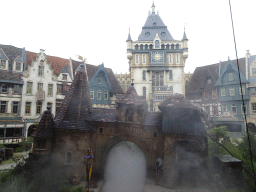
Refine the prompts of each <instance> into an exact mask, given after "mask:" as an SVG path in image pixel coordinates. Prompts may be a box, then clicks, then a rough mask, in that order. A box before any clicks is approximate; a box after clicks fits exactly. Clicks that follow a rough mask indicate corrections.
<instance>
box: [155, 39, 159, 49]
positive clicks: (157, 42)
mask: <svg viewBox="0 0 256 192" xmlns="http://www.w3.org/2000/svg"><path fill="white" fill-rule="evenodd" d="M155 48H156V49H159V48H160V43H159V41H158V40H156V41H155Z"/></svg>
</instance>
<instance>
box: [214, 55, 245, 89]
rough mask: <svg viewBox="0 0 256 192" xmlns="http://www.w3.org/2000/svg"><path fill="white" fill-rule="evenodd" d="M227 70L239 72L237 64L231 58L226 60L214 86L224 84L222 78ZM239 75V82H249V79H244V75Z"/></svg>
mask: <svg viewBox="0 0 256 192" xmlns="http://www.w3.org/2000/svg"><path fill="white" fill-rule="evenodd" d="M227 71H235V72H236V73H237V74H238V73H239V72H238V68H237V66H236V65H235V64H234V63H233V62H232V61H231V60H228V61H227V63H226V65H225V67H224V69H223V70H222V71H221V73H220V76H219V78H218V80H217V81H216V83H215V85H214V86H222V85H224V84H223V82H222V78H223V76H224V74H225V73H226V72H227ZM240 77H241V83H249V81H248V80H247V79H246V77H245V76H244V75H243V74H242V73H241V74H240ZM228 84H237V81H232V82H228Z"/></svg>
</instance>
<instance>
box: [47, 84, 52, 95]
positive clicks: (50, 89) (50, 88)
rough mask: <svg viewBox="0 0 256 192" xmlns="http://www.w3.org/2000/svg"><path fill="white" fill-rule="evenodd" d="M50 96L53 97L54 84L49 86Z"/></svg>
mask: <svg viewBox="0 0 256 192" xmlns="http://www.w3.org/2000/svg"><path fill="white" fill-rule="evenodd" d="M48 96H53V84H48Z"/></svg>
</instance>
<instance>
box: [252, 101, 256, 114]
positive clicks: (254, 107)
mask: <svg viewBox="0 0 256 192" xmlns="http://www.w3.org/2000/svg"><path fill="white" fill-rule="evenodd" d="M252 114H256V103H252Z"/></svg>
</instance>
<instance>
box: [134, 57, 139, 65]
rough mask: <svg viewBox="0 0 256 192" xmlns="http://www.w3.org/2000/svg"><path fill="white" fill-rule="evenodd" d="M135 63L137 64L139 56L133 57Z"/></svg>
mask: <svg viewBox="0 0 256 192" xmlns="http://www.w3.org/2000/svg"><path fill="white" fill-rule="evenodd" d="M135 63H136V64H138V63H139V55H135Z"/></svg>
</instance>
